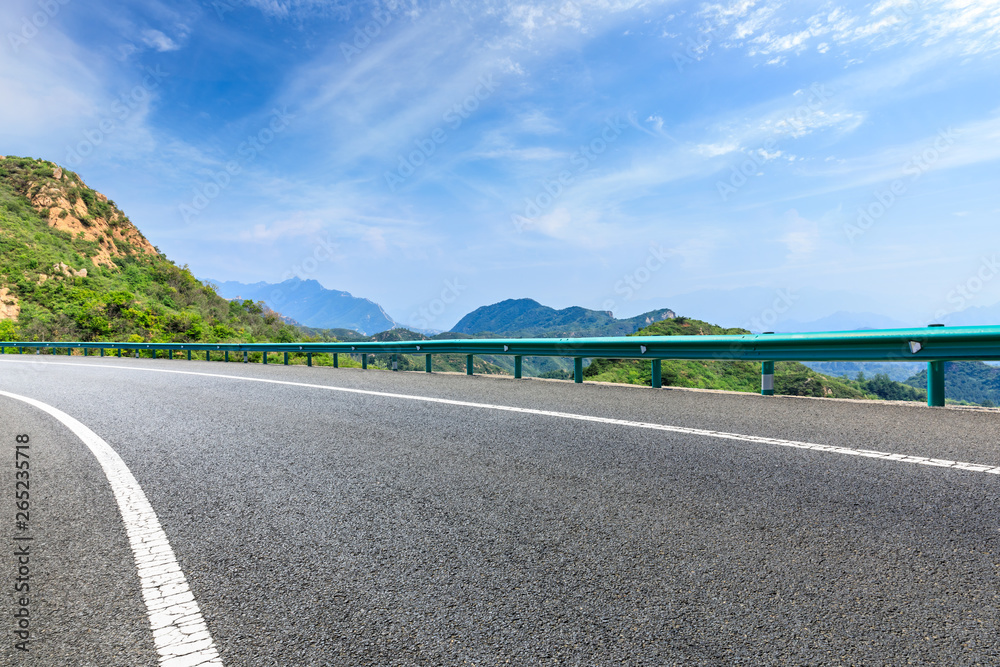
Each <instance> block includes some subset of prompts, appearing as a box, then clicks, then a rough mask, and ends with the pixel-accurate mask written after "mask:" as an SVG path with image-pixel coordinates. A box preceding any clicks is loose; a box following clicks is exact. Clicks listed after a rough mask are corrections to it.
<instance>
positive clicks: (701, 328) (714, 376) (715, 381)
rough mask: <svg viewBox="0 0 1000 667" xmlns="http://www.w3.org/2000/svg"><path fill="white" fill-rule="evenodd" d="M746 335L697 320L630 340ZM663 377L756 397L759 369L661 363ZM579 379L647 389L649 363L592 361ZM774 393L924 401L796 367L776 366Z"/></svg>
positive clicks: (882, 382)
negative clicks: (633, 385) (752, 393)
mask: <svg viewBox="0 0 1000 667" xmlns="http://www.w3.org/2000/svg"><path fill="white" fill-rule="evenodd" d="M747 333H750V332H749V331H747V330H745V329H726V328H723V327H719V326H716V325H714V324H710V323H708V322H702V321H701V320H694V319H690V318H686V317H676V318H673V319H669V320H664V321H661V322H656V323H655V324H652V325H650V326H648V327H646V328H645V329H641V330H640V331H638V332H636V333H635V334H633V335H636V336H680V335H697V336H709V335H737V334H747ZM662 371H663V384H664V386H672V387H691V388H698V389H725V390H729V391H745V392H759V391H760V364H759V363H757V362H751V361H736V360H719V361H700V360H698V361H676V360H665V361H664V362H663V363H662ZM583 375H584V377H585V378H586V379H587V380H593V381H597V382H620V383H626V384H644V385H649V384H650V382H651V380H652V370H651V368H650V364H649V362H648V361H643V360H639V359H596V360H594V362H593V363H591V364H590V365H589V366H588V367H587V368H585V369H584V371H583ZM886 382H888V383H889V384H886ZM774 390H775V393H776V394H782V395H788V396H818V397H830V398H886V399H892V400H925V397H924V395H921V394H920V392H919V391H917V390H915V389H913V388H912V387H906V386H904V385H900V383H898V382H893V381H892V380H889V379H888V378H884V379H883V378H881V377H880V378H879V379H878V380H877V381H876V380H874V379H873V380H872V381H870V382H864V383H862V382H857V381H854V380H848V379H846V378H832V377H827V376H825V375H821V374H820V373H817V372H815V371H813V370H811V369H809V368H807V367H806V366H805V365H803V364H800V363H798V362H778V363H776V364H775V368H774Z"/></svg>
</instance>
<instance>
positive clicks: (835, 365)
mask: <svg viewBox="0 0 1000 667" xmlns="http://www.w3.org/2000/svg"><path fill="white" fill-rule="evenodd" d="M803 363H805V365H806V366H808V367H809V368H811V369H813V370H814V371H816V372H817V373H822V374H823V375H831V376H843V377H846V378H851V379H852V380H853V379H855V378H857V377H858V374H859V373H861V374H862V375H866V376H869V377H871V376H874V375H878V374H879V373H883V374H885V375H888V376H889V378H890V379H892V380H895V381H896V382H904V381H906V380H908V379H909V378H911V377H913V374H914V373H919V372H920V369H922V368H926V367H927V364H926V363H919V362H911V361H806V362H803Z"/></svg>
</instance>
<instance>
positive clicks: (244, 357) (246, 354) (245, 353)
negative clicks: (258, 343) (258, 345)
mask: <svg viewBox="0 0 1000 667" xmlns="http://www.w3.org/2000/svg"><path fill="white" fill-rule="evenodd" d="M249 360H250V354H249V353H248V352H247V351H246V350H243V363H244V364H245V363H247V362H248V361H249Z"/></svg>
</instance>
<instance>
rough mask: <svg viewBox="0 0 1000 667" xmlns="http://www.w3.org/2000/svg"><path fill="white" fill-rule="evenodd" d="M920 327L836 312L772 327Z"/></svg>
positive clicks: (874, 316)
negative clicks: (809, 319) (814, 318)
mask: <svg viewBox="0 0 1000 667" xmlns="http://www.w3.org/2000/svg"><path fill="white" fill-rule="evenodd" d="M916 326H922V325H921V324H918V323H916V322H910V323H906V322H901V321H900V320H896V319H893V318H891V317H886V316H885V315H878V314H876V313H856V312H850V311H845V310H838V311H837V312H835V313H833V314H832V315H827V316H826V317H821V318H819V319H816V320H811V321H809V322H799V321H798V320H781V321H779V322H777V323H776V324H775V325H774V326H773V330H774V331H775V332H778V333H803V332H806V333H808V332H811V331H862V330H865V329H903V328H906V327H916Z"/></svg>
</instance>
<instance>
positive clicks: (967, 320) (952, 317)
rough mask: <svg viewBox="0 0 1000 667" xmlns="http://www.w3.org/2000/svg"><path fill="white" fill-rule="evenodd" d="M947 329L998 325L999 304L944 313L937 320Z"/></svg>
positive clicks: (999, 320)
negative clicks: (947, 327)
mask: <svg viewBox="0 0 1000 667" xmlns="http://www.w3.org/2000/svg"><path fill="white" fill-rule="evenodd" d="M937 321H938V322H940V323H941V324H945V325H947V326H949V327H964V326H970V327H971V326H982V325H993V326H995V325H997V324H1000V303H995V304H993V305H992V306H973V307H971V308H966V309H965V310H959V311H956V312H953V313H946V314H945V315H942V316H941V317H939V318H938V320H937Z"/></svg>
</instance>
